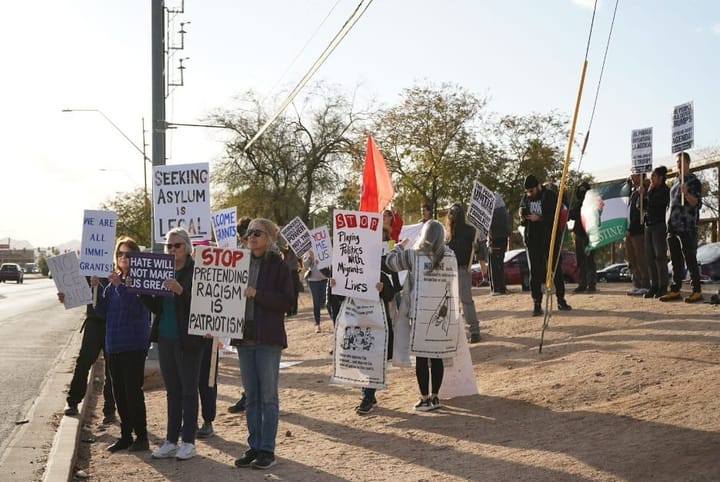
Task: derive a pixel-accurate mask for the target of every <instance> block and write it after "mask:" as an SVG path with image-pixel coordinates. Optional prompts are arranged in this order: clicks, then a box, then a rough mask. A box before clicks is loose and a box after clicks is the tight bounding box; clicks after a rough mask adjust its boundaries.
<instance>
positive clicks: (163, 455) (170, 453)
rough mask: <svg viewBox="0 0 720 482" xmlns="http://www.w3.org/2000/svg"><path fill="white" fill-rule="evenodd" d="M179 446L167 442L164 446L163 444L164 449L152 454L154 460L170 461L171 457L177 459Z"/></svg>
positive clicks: (161, 448)
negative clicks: (176, 454)
mask: <svg viewBox="0 0 720 482" xmlns="http://www.w3.org/2000/svg"><path fill="white" fill-rule="evenodd" d="M177 448H178V447H177V445H175V444H174V443H172V442H168V441H167V440H166V441H165V443H164V444H162V447H160V448H159V449H157V450H155V451H154V452H153V453H152V458H154V459H169V458H170V457H175V453H176V452H177Z"/></svg>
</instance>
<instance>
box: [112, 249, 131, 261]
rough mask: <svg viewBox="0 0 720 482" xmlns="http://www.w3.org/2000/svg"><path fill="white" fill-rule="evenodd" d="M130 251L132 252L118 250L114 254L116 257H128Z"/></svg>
mask: <svg viewBox="0 0 720 482" xmlns="http://www.w3.org/2000/svg"><path fill="white" fill-rule="evenodd" d="M130 253H132V251H118V252H117V253H115V255H116V256H117V257H118V259H120V258H130Z"/></svg>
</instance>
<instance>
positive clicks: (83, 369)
mask: <svg viewBox="0 0 720 482" xmlns="http://www.w3.org/2000/svg"><path fill="white" fill-rule="evenodd" d="M104 347H105V321H104V320H102V319H99V318H91V317H88V318H87V319H85V322H84V323H83V337H82V343H81V345H80V353H79V354H78V357H77V361H76V362H75V371H74V372H73V377H72V381H70V391H69V392H68V396H67V403H70V404H78V403H80V402H82V400H83V398H85V393H86V392H87V379H88V373H90V368H92V366H93V364H94V363H95V361H96V360H97V358H98V356H99V355H100V352H101V351H104ZM109 370H110V369H109V363H108V362H107V360H105V384H104V385H103V399H104V404H103V415H113V414H114V413H115V399H114V398H113V392H112V381H111V380H110V371H109Z"/></svg>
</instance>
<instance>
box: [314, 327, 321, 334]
mask: <svg viewBox="0 0 720 482" xmlns="http://www.w3.org/2000/svg"><path fill="white" fill-rule="evenodd" d="M315 333H320V325H315Z"/></svg>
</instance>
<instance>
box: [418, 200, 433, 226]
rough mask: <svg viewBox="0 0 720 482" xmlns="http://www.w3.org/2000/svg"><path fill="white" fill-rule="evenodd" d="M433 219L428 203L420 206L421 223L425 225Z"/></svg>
mask: <svg viewBox="0 0 720 482" xmlns="http://www.w3.org/2000/svg"><path fill="white" fill-rule="evenodd" d="M431 219H432V209H431V208H430V205H429V204H427V203H423V204H421V205H420V222H421V223H425V222H427V221H430V220H431Z"/></svg>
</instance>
